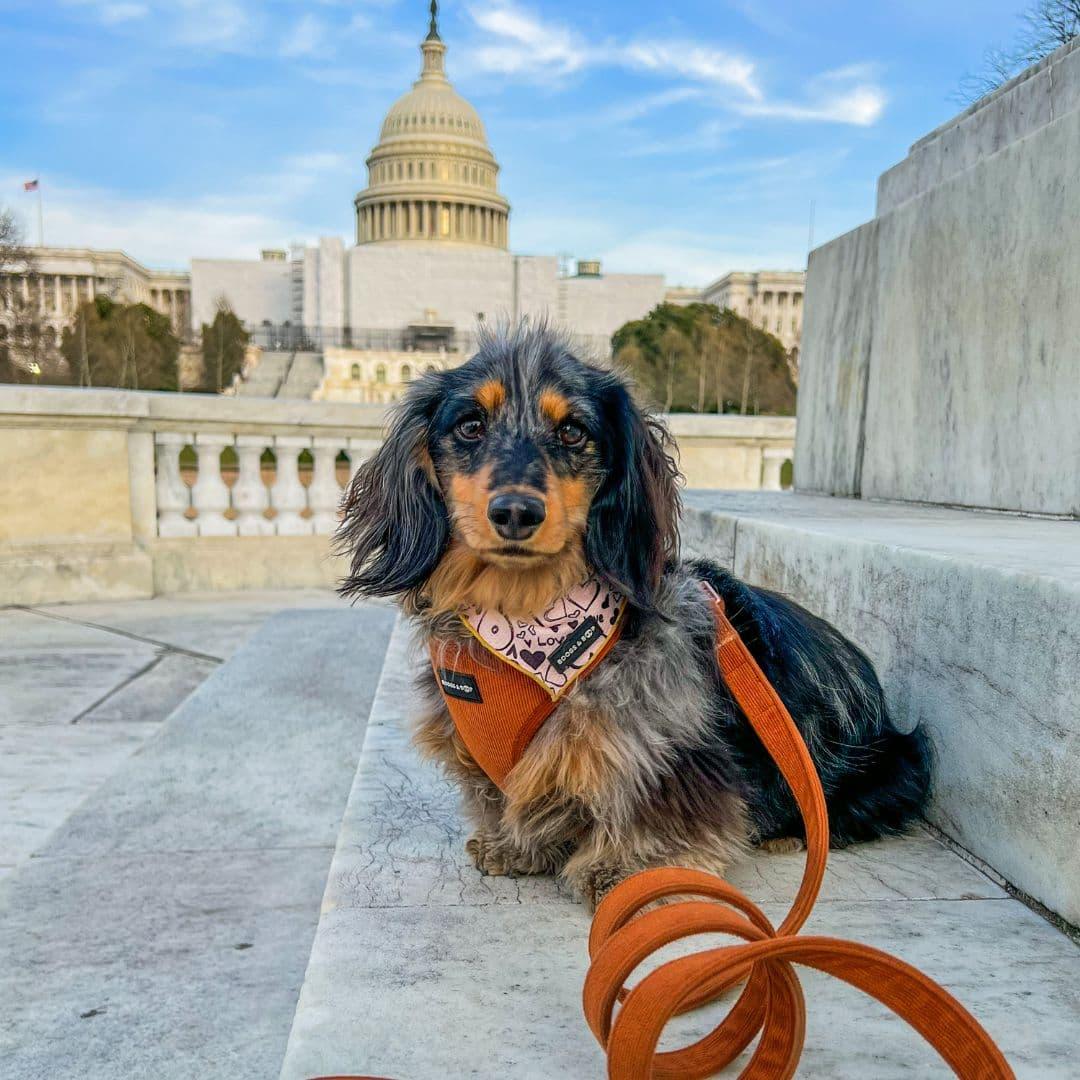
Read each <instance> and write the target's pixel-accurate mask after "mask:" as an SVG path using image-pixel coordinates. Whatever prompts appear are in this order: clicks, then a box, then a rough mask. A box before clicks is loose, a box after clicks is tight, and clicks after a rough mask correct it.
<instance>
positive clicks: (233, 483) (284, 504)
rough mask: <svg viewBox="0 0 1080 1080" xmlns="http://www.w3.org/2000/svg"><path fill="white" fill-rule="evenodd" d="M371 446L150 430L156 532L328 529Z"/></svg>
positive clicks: (321, 438) (340, 439) (304, 532)
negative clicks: (187, 459)
mask: <svg viewBox="0 0 1080 1080" xmlns="http://www.w3.org/2000/svg"><path fill="white" fill-rule="evenodd" d="M378 446H379V440H378V439H373V438H355V437H351V436H346V435H338V436H326V435H249V434H233V433H222V432H212V431H211V432H205V431H202V432H179V431H158V432H155V433H154V448H155V455H154V456H155V459H156V462H157V481H156V485H155V489H156V494H157V535H158V536H161V537H176V536H312V535H316V534H317V535H324V536H325V535H329V534H330V533H332V532H333V531H334V529H335V528H337V524H338V521H339V516H338V505H339V503H340V502H341V494H342V491H343V489H344V487H345V485H346V484H347V483H348V481H349V480H350V479H351V478H352V475H353V473H355V472H356V470H357V468H359V466H360V463H361V462H362V461H363V459H364V458H365V457H366V456H368V455H370V454H371V453H372V452H373V451H374V450H376V449H377V448H378ZM185 454H189V455H193V456H194V458H195V465H194V467H188V468H185V466H184V456H185ZM267 458H269V459H270V461H269V463H268V462H267ZM234 462H235V467H234ZM185 474H186V475H185ZM189 477H190V478H191V479H190V480H189ZM305 480H306V481H307V482H306V483H305Z"/></svg>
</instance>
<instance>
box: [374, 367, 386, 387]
mask: <svg viewBox="0 0 1080 1080" xmlns="http://www.w3.org/2000/svg"><path fill="white" fill-rule="evenodd" d="M375 381H376V382H377V383H384V382H386V365H385V364H377V365H376V366H375Z"/></svg>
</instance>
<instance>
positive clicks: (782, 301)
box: [776, 292, 787, 307]
mask: <svg viewBox="0 0 1080 1080" xmlns="http://www.w3.org/2000/svg"><path fill="white" fill-rule="evenodd" d="M776 302H777V304H779V306H780V307H784V306H785V305H786V304H787V293H786V292H778V293H777V294H776Z"/></svg>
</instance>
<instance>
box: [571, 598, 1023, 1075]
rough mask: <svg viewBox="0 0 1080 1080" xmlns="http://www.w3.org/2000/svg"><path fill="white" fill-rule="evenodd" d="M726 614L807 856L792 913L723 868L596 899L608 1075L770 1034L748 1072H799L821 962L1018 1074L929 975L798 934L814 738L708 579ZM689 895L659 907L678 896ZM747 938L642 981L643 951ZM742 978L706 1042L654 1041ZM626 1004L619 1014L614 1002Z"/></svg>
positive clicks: (680, 1063) (706, 1068) (731, 1053)
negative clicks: (807, 975) (806, 971)
mask: <svg viewBox="0 0 1080 1080" xmlns="http://www.w3.org/2000/svg"><path fill="white" fill-rule="evenodd" d="M705 589H706V591H707V592H708V594H709V597H710V600H711V602H712V605H713V610H714V613H715V617H716V622H717V631H718V634H717V647H716V657H717V663H718V665H719V670H720V673H721V675H722V676H723V679H724V682H725V683H726V685H727V686H728V688H729V690H730V691H731V693H732V695H733V696H734V698H735V700H736V701H737V702H738V704H739V706H740V708H741V709H742V711H743V713H744V714H745V715H746V718H747V720H748V721H749V722H750V724H751V725H752V726H753V728H754V730H755V731H756V732H757V734H758V737H759V738H760V739H761V741H762V743H763V744H764V746H765V748H766V749H767V750H768V752H769V753H770V754H771V756H772V757H773V759H774V761H775V762H776V765H777V767H778V768H779V770H780V772H781V774H782V775H783V777H784V779H785V780H786V781H787V783H788V785H789V786H790V787H791V790H792V792H793V794H794V797H795V801H796V804H797V805H798V807H799V811H800V813H801V814H802V817H803V821H804V823H805V827H806V866H805V868H804V870H803V877H802V881H801V883H800V885H799V889H798V892H797V893H796V896H795V899H794V901H793V902H792V905H791V908H790V910H789V911H788V913H787V915H786V917H785V918H784V921H783V922H782V923H781V924H780V926H779V928H774V927H773V925H772V923H771V922H770V921H769V919H768V918H767V917H766V915H765V913H764V912H763V911H762V910H761V909H760V908H759V907H757V905H755V904H754V903H753V901H751V900H750V899H749V897H747V896H745V895H744V894H743V893H742V892H740V891H739V890H738V889H736V888H735V887H734V886H733V885H730V884H729V883H728V882H726V881H724V880H723V879H722V878H719V877H717V876H715V875H714V874H708V873H704V872H702V871H700V870H692V869H688V868H680V867H665V868H662V869H655V870H645V871H642V872H641V873H638V874H635V875H634V876H633V877H630V878H627V880H625V881H623V882H621V883H620V884H619V885H617V886H616V887H615V888H614V889H612V890H611V892H610V893H609V894H608V895H607V896H606V897H605V898H604V899H603V901H602V902H601V903H600V905H599V907H598V908H597V911H596V915H595V917H594V919H593V925H592V930H591V932H590V935H589V956H590V960H591V963H590V967H589V971H588V974H587V975H586V978H585V986H584V991H583V995H582V1001H583V1006H584V1011H585V1019H586V1021H587V1022H588V1024H589V1027H590V1028H591V1029H592V1032H593V1034H594V1035H595V1036H596V1038H597V1040H598V1041H599V1042H600V1045H601V1046H603V1047H604V1049H605V1050H606V1052H607V1056H608V1076H609V1078H611V1080H696V1078H703V1077H707V1076H712V1075H714V1074H715V1073H717V1072H719V1071H720V1070H721V1069H723V1068H724V1067H725V1066H727V1065H729V1064H731V1062H733V1061H734V1060H735V1059H736V1058H737V1057H738V1056H739V1055H740V1054H741V1053H742V1052H743V1051H744V1050H745V1049H746V1048H747V1047H748V1046H749V1045H750V1043H751V1042H752V1041H753V1039H754V1038H755V1036H757V1035H758V1034H759V1033H760V1038H759V1039H758V1044H757V1046H756V1048H755V1049H754V1052H753V1054H752V1055H751V1056H750V1059H749V1061H748V1062H747V1064H746V1066H745V1067H744V1068H743V1070H742V1072H741V1073H740V1074H739V1075H740V1077H742V1078H743V1080H787V1078H789V1077H792V1076H794V1075H795V1070H796V1068H797V1067H798V1063H799V1058H800V1056H801V1054H802V1050H803V1043H804V1039H805V1034H806V1003H805V1000H804V998H803V993H802V988H801V987H800V985H799V980H798V976H797V975H796V973H795V968H794V965H795V964H801V965H803V966H805V967H812V968H816V969H817V970H819V971H823V972H825V973H827V974H829V975H832V976H834V977H836V978H838V979H842V980H843V981H845V982H847V983H849V984H850V985H852V986H854V987H856V988H857V989H859V990H862V991H863V993H865V994H869V995H870V996H871V997H874V998H876V999H877V1000H878V1001H880V1002H882V1004H884V1005H886V1006H887V1007H888V1008H889V1009H891V1010H892V1011H893V1012H895V1013H896V1014H897V1015H898V1016H900V1017H901V1018H903V1019H904V1020H906V1021H907V1022H908V1023H909V1024H910V1025H911V1026H912V1027H914V1028H915V1030H916V1031H918V1032H919V1034H920V1035H922V1036H923V1038H924V1039H926V1041H927V1042H929V1043H930V1044H931V1045H932V1046H933V1047H934V1049H935V1050H937V1052H938V1053H939V1054H940V1055H941V1057H942V1058H943V1059H944V1060H945V1062H946V1063H947V1064H948V1065H949V1066H950V1068H951V1069H952V1070H953V1072H954V1073H955V1074H956V1075H957V1076H959V1077H961V1078H962V1080H1011V1078H1012V1077H1013V1072H1012V1070H1011V1069H1010V1068H1009V1065H1008V1063H1007V1062H1006V1061H1005V1058H1004V1056H1003V1055H1002V1053H1001V1051H1000V1050H999V1049H998V1048H997V1046H996V1045H995V1044H994V1042H993V1040H992V1039H991V1038H990V1036H989V1035H988V1034H987V1033H986V1031H985V1029H983V1028H982V1027H981V1026H980V1024H979V1022H978V1021H977V1020H976V1019H975V1018H974V1017H973V1016H972V1015H971V1014H970V1013H969V1012H968V1011H967V1010H966V1009H965V1008H964V1007H963V1006H962V1005H961V1004H960V1003H959V1002H958V1001H957V1000H956V998H954V997H953V996H952V995H951V994H949V993H948V991H946V990H945V989H943V988H942V987H940V986H938V984H937V983H935V982H934V981H933V980H932V979H930V978H928V977H927V976H926V975H924V974H923V973H922V972H920V971H918V970H917V969H916V968H913V967H912V966H911V965H910V964H906V963H904V962H903V961H902V960H898V959H896V958H895V957H893V956H890V955H889V954H888V953H884V952H881V951H880V950H878V949H873V948H871V947H870V946H868V945H861V944H858V943H856V942H851V941H844V940H843V939H840V938H831V937H809V936H807V937H800V936H798V934H799V930H800V929H801V928H802V926H803V924H804V923H805V922H806V920H807V918H808V917H809V915H810V912H811V911H812V909H813V906H814V902H815V900H816V899H817V896H818V892H819V891H820V888H821V881H822V878H823V876H824V873H825V863H826V860H827V858H828V848H829V823H828V813H827V810H826V806H825V795H824V792H823V791H822V788H821V781H820V780H819V778H818V775H817V771H816V770H815V768H814V765H813V762H812V760H811V758H810V754H809V752H808V750H807V748H806V744H805V742H804V741H803V739H802V736H801V735H800V733H799V730H798V728H797V727H796V725H795V722H794V721H793V720H792V718H791V714H790V713H789V712H788V710H787V708H786V707H785V706H784V703H783V702H782V701H781V700H780V698H779V696H778V695H777V693H776V691H775V689H774V688H773V687H772V685H771V684H770V683H769V681H768V679H767V678H766V676H765V674H764V672H763V671H762V670H761V668H760V667H759V666H758V664H757V661H755V660H754V658H753V656H752V655H751V654H750V651H749V650H748V649H747V647H746V645H745V643H744V642H743V641H742V639H741V638H740V637H739V635H738V633H737V632H736V630H735V628H734V627H733V626H732V625H731V623H730V621H729V620H728V618H727V615H726V613H725V611H724V605H723V602H722V601H721V599H720V597H719V596H717V594H716V593H715V592H714V591H713V590H712V589H711V588H710V587H709V586H708V585H706V586H705ZM673 896H678V897H687V898H686V899H680V900H677V901H675V902H672V903H669V904H667V905H666V906H663V907H650V905H653V904H655V903H656V902H657V901H659V900H663V899H665V898H667V897H673ZM706 933H709V934H716V933H720V934H727V935H729V936H732V937H736V938H740V939H741V943H739V944H733V945H727V946H724V947H722V948H713V949H706V950H703V951H700V952H695V953H691V954H690V955H688V956H682V957H679V958H677V959H674V960H669V961H668V962H667V963H664V964H662V965H660V966H659V967H658V968H656V970H654V971H652V972H650V973H649V974H648V975H646V976H645V977H644V978H643V979H641V981H640V982H639V983H638V984H637V985H636V986H634V987H633V988H628V987H627V986H626V980H627V979H628V978H629V977H630V975H631V974H632V972H633V971H634V970H635V969H636V968H637V967H638V965H639V964H641V963H642V962H643V961H645V960H646V959H648V958H649V957H650V956H652V955H654V954H655V953H656V952H657V951H658V950H659V949H661V948H663V947H664V946H666V945H669V944H671V943H672V942H674V941H678V940H680V939H683V938H687V937H690V936H692V935H695V934H706ZM740 983H743V984H744V985H743V989H742V992H741V993H740V995H739V997H738V999H737V1000H736V1001H735V1003H734V1004H733V1005H732V1007H731V1009H730V1010H729V1011H728V1013H727V1015H726V1016H725V1017H724V1019H723V1020H722V1021H721V1022H720V1023H719V1024H718V1025H717V1026H716V1027H715V1028H713V1030H712V1031H710V1032H709V1033H708V1034H707V1035H705V1036H704V1037H703V1038H701V1039H699V1040H698V1041H697V1042H695V1043H693V1044H691V1045H689V1046H685V1047H682V1048H681V1049H679V1050H671V1051H664V1052H657V1045H658V1044H659V1041H660V1036H661V1034H662V1033H663V1030H664V1028H665V1027H666V1026H667V1023H668V1021H669V1020H671V1019H672V1017H674V1016H676V1015H678V1014H680V1013H683V1012H686V1011H688V1010H690V1009H693V1008H697V1007H699V1006H701V1005H705V1004H708V1003H710V1002H713V1001H715V1000H717V998H719V997H721V996H722V995H723V994H725V993H726V992H727V991H728V990H730V989H731V988H733V987H735V986H737V985H739V984H740ZM618 1002H621V1006H620V1007H619V1011H618V1013H617V1014H615V1008H616V1003H618Z"/></svg>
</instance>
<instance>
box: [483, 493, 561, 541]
mask: <svg viewBox="0 0 1080 1080" xmlns="http://www.w3.org/2000/svg"><path fill="white" fill-rule="evenodd" d="M545 517H547V510H545V509H544V503H543V501H542V500H541V499H537V498H536V497H535V496H533V495H521V494H519V493H518V492H510V493H509V494H507V495H496V496H495V498H494V499H492V500H491V502H489V503H488V520H489V521H490V522H491V524H492V525H494V526H495V531H496V532H497V533H498V534H499V535H500V536H502V537H504V538H505V539H507V540H527V539H528V538H529V537H530V536H532V534H533V533H534V532H536V530H537V527H538V526H539V525H540V522H542V521H543V520H544V518H545Z"/></svg>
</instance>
